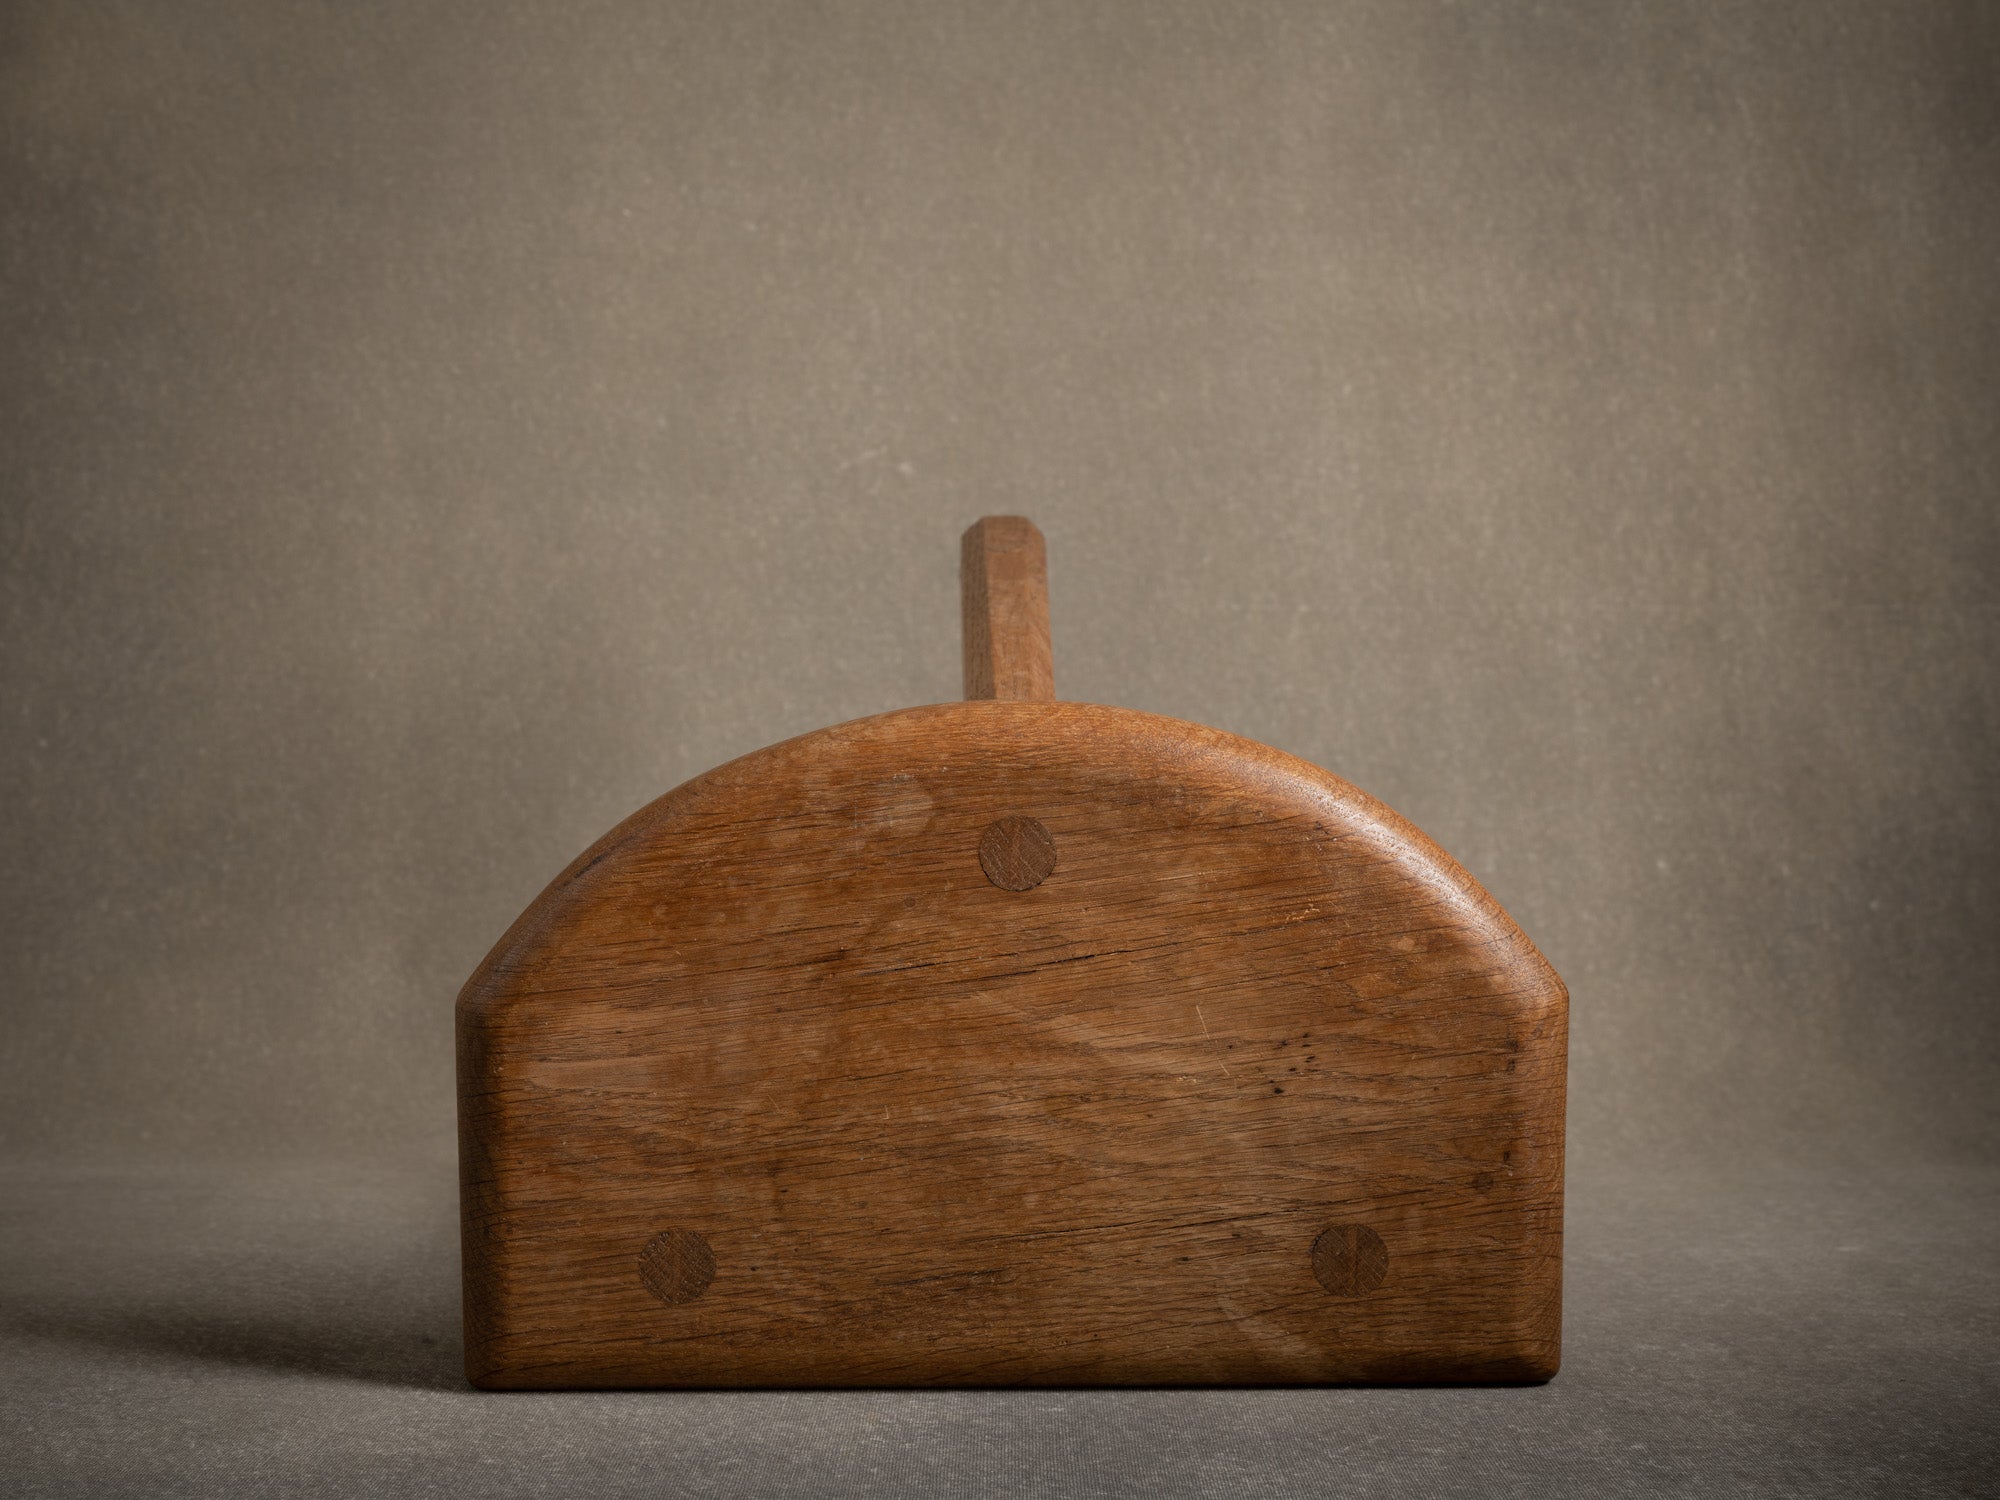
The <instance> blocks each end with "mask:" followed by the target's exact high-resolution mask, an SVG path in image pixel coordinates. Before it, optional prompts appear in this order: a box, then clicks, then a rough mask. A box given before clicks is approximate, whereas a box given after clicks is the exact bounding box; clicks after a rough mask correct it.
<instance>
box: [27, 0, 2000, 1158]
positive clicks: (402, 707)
mask: <svg viewBox="0 0 2000 1500" xmlns="http://www.w3.org/2000/svg"><path fill="white" fill-rule="evenodd" d="M1997 62H2000V8H1996V7H1994V6H1991V5H1985V4H1980V3H1977V0H1973V3H1967V4H1962V5H1951V4H1943V3H1913V4H1902V5H1893V6H1890V5H1880V4H1876V3H1873V0H1870V3H1830V0H1813V3H1782V4H1780V3H1772V4H1765V5H1734V4H1696V3H1677V0H1646V3H1627V4H1614V3H1605V4H1541V5H1532V6H1531V5H1525V4H1523V5H1503V4H1496V3H1477V4H1442V3H1428V0H1382V3H1340V4H1327V5H1320V4H1308V3H1297V4H1259V5H1244V6H1235V7H1230V6H1214V5H1209V4H1179V3H1172V4H1170V3H1163V0H1145V3H1117V4H1078V3H1073V0H1057V3H1044V4H1012V3H1000V0H981V3H977V4H967V5H946V4H942V3H939V0H911V3H908V4H893V3H873V0H870V3H858V4H853V5H837V6H825V5H807V4H796V5H771V4H760V3H754V0H733V3H724V4H690V3H676V4H659V5H653V4H642V3H635V0H604V3H577V4H562V5H545V6H526V5H472V4H461V5H383V6H363V5H330V4H325V5H321V4H300V3H282V4H270V5H261V4H250V3H228V0H225V3H199V4H176V5H171V6H169V5H154V6H147V5H138V4H124V5H120V4H74V3H68V0H64V3H54V0H19V3H15V4H11V5H9V6H7V7H6V9H5V13H4V16H3V17H0V192H4V200H5V212H4V215H0V274H4V277H5V283H6V294H5V299H4V303H0V319H4V324H0V381H4V401H0V422H4V428H0V432H4V449H0V451H4V455H5V464H4V472H0V486H4V512H0V538H3V539H4V540H0V567H4V569H5V588H4V595H0V609H4V612H5V613H4V629H0V651H4V670H5V684H4V698H0V704H3V705H4V716H3V717H0V766H4V777H5V782H4V784H5V788H6V804H5V805H6V813H7V821H6V833H7V836H6V838H5V840H4V842H3V843H0V878H4V882H5V884H4V892H5V897H6V903H7V908H8V912H9V917H8V921H7V923H6V940H5V943H4V946H0V964H4V969H0V1003H4V1007H5V1017H6V1045H5V1047H4V1048H0V1140H4V1142H5V1143H6V1145H7V1146H8V1147H9V1149H11V1150H12V1151H13V1152H14V1153H15V1155H16V1156H17V1157H21V1158H34V1159H38V1160H43V1161H54V1160H57V1159H109V1160H131V1161H137V1160H144V1159H155V1158H168V1157H177V1156H179V1157H193V1156H197V1155H198V1156H201V1157H202V1158H203V1159H216V1158H219V1157H230V1156H240V1157H249V1156H263V1157H279V1158H283V1157H304V1156H329V1155H343V1156H346V1157H348V1158H350V1159H353V1160H357V1161H377V1162H386V1161H390V1160H397V1159H400V1160H403V1161H406V1162H407V1161H419V1162H430V1163H442V1162H445V1161H447V1160H448V1159H449V1155H450V1152H451V1150H452V1144H451V1135H450V1130H451V1111H452V1086H451V1074H450V1058H451V1052H450V1021H451V1001H452V997H453V994H454V992H455V990H456V988H457V986H458V985H459V983H460V982H461V981H462V980H463V978H464V977H465V976H466V974H467V973H469V972H470V970H471V969H472V967H473V966H474V964H475V963H476V962H477V961H478V959H479V958H480V956H481V955H482V953H483V952H484V951H485V949H486V947H487V946H488V945H489V944H490V943H491V942H493V941H494V940H495V939H496V938H497V937H498V936H499V934H500V933H501V931H502V930H503V929H504V928H505V927H506V925H507V924H508V922H509V921H510V920H511V919H512V918H513V917H514V915H515V914H516V913H517V911H518V910H519V909H520V908H521V906H522V905H523V904H524V903H526V902H527V901H528V900H529V899H530V898H531V897H532V896H533V895H534V894H535V892H536V891H537V890H538V889H539V888H540V887H541V885H542V884H543V883H544V882H545V881H546V880H547V879H548V878H549V877H550V876H552V875H553V874H554V873H555V872H556V871H557V870H558V869H559V868H560V867H561V866H562V865H563V864H564V863H565V862H566V861H567V860H568V859H569V858H570V857H571V856H572V855H573V854H575V853H576V852H577V851H578V850H580V849H581V848H582V847H583V846H584V845H585V844H587V843H588V842H589V841H590V840H592V839H593V838H595V837H596V836H597V835H598V834H599V833H601V832H602V831H604V830H605V829H606V828H607V827H609V826H610V825H611V824H612V823H614V822H615V821H617V820H618V819H619V818H621V817H622V816H624V815H625V814H626V813H627V812H629V811H631V810H632V809H634V808H635V807H637V806H638V805H640V804H641V803H643V802H645V801H646V800H648V799H650V798H651V797H653V796H655V795H657V794H658V793H660V792H662V791H664V790H665V789H667V788H668V787H670V786H672V785H674V784H675V783H677V782H679V781H681V780H683V779H685V778H686V777H689V776H692V775H694V774H697V773H699V772H700V771H702V770H704V769H706V768H707V767H709V766H711V765H713V764H715V763H717V762H719V761H721V760H724V759H726V758H728V757H731V756H734V755H737V754H739V753H742V752H744V751H747V750H750V749H753V748H755V747H757V746H759V745H762V744H765V743H768V742H770V741H773V740H776V739H779V738H782V737H785V736H788V735H791V734H795V733H799V732H801V731H805V730H808V729H812V728H814V727H817V726H819V725H822V724H826V723H831V722H834V721H837V720H841V719H844V718H849V717H853V716H857V715H861V714H865V713H871V712H875V711H879V710H883V709H889V708H894V707H899V706H903V705H906V704H911V703H918V702H926V701H933V700H937V699H944V698H951V697H955V696H957V692H958V677H957V670H958V668H957V663H958V646H957V628H958V627H957V607H956V578H955V568H956V547H957V538H958V534H959V532H960V530H961V529H962V528H963V527H964V526H965V525H966V524H967V523H968V522H969V521H970V520H972V519H973V518H974V517H976V516H978V515H980V514H981V513H984V512H1019V513H1025V514H1028V515H1030V516H1032V517H1034V518H1035V519H1036V520H1038V521H1039V523H1040V524H1041V526H1042V528H1043V530H1044V531H1045V532H1046V534H1047V536H1048V539H1049V543H1050V548H1051V556H1052V573H1053V585H1054V595H1055V603H1054V625H1055V637H1056V651H1057V678H1058V690H1059V692H1060V693H1061V694H1062V695H1063V696H1065V697H1072V698H1079V699H1090V700H1097V701H1103V702H1111V703H1118V704H1124V705H1128V706H1132V707H1137V708H1144V709H1150V710H1155V711H1159V712H1163V713H1168V714H1174V715H1179V716H1182V717H1186V718H1190V719H1195V720H1199V721H1202V722H1205V723H1210V724H1215V725H1218V726H1221V727H1224V728H1228V729H1232V730H1235V731H1237V732H1239V733H1242V734H1246V735H1249V736H1251V737H1253V738H1257V739H1261V740H1265V741H1268V742H1270V743H1272V744H1275V745H1278V746H1281V747H1283V748H1285V749H1287V750H1291V751H1293V752H1296V753H1297V754H1299V755H1302V756H1304V757H1305V758H1307V759H1309V760H1312V761H1314V762H1317V763H1319V764H1321V765H1324V766H1327V767H1329V768H1331V769H1333V770H1335V771H1336V772H1338V773H1340V774H1342V775H1344V776H1346V777H1348V778H1349V779H1351V780H1353V781H1355V782H1356V783H1358V784H1359V785H1360V786H1362V787H1363V788H1365V789H1366V790H1368V791H1370V792H1372V793H1374V794H1376V795H1377V796H1380V797H1381V798H1383V799H1384V800H1385V801H1387V802H1388V803H1389V804H1391V805H1392V806H1394V807H1395V808H1397V809H1398V810H1399V811H1401V812H1402V813H1404V814H1405V815H1407V816H1409V817H1410V818H1412V819H1413V820H1414V821H1416V822H1417V823H1418V824H1419V825H1420V826H1422V827H1423V828H1425V829H1426V830H1427V831H1428V832H1429V833H1431V834H1432V835H1433V836H1434V837H1435V838H1436V839H1437V840H1438V841H1439V842H1440V843H1441V844H1443V845H1444V846H1445V847H1446V848H1447V849H1449V850H1450V851H1451V852H1453V853H1454V854H1455V855H1457V856H1458V857H1459V858H1460V859H1461V860H1462V861H1463V862H1464V863H1465V864H1466V865H1467V866H1468V867H1469V868H1470V869H1471V870H1472V871H1473V873H1474V874H1475V875H1477V876H1478V877H1479V878H1480V879H1481V880H1482V881H1484V882H1485V883H1486V884H1487V885H1488V886H1489V888H1490V889H1491V890H1492V891H1493V892H1494V894H1495V895H1496V896H1497V897H1498V898H1499V899H1500V900H1501V902H1502V903H1503V904H1504V905H1506V906H1507V907H1508V909H1509V910H1510V911H1511V912H1512V913H1513V914H1514V916H1515V917H1516V918H1517V919H1518V920H1519V921H1520V923H1521V924H1522V926H1523V927H1524V928H1526V930H1527V931H1528V932H1529V934H1530V935H1531V936H1532V937H1533V938H1534V939H1535V940H1536V941H1537V942H1538V943H1539V944H1540V946H1541V947H1542V949H1543V951H1544V952H1545V953H1546V954H1547V955H1548V957H1549V958H1550V959H1551V961H1552V962H1553V963H1554V964H1555V966H1556V967H1557V969H1558V970H1559V971H1560V972H1561V973H1562V974H1563V975H1564V976H1565V978H1566V979H1567V980H1568V982H1569V985H1570V988H1571V991H1572V994H1573V997H1574V1021H1573V1054H1572V1056H1573V1062H1572V1075H1571V1090H1572V1093H1571V1110H1572V1113H1571V1121H1572V1131H1571V1142H1572V1157H1573V1161H1575V1162H1576V1163H1578V1165H1579V1167H1580V1169H1589V1170H1596V1171H1601V1172H1607V1173H1612V1174H1614V1176H1615V1174H1619V1173H1623V1174H1627V1175H1628V1176H1630V1177H1632V1178H1634V1179H1636V1178H1637V1177H1640V1176H1643V1175H1645V1174H1649V1173H1654V1172H1659V1171H1666V1170H1681V1169H1685V1168H1688V1167H1690V1166H1691V1165H1695V1166H1699V1165H1700V1164H1702V1163H1705V1162H1718V1161H1724V1160H1734V1161H1739V1162H1740V1161H1744V1160H1754V1161H1756V1162H1759V1163H1763V1164H1766V1165H1770V1166H1773V1167H1774V1168H1780V1169H1781V1168H1783V1167H1784V1166H1785V1165H1786V1164H1788V1163H1789V1164H1799V1163H1807V1162H1812V1163H1816V1164H1818V1165H1819V1166H1825V1165H1826V1164H1828V1163H1839V1162H1844V1161H1853V1162H1878V1163H1879V1162H1897V1161H1905V1160H1915V1159H1918V1158H1926V1159H1933V1160H1936V1161H1938V1162H1940V1163H1945V1164H1949V1163H1951V1162H1954V1161H1956V1162H1959V1163H1965V1162H1972V1163H1978V1162H1981V1161H1991V1160H1992V1157H1993V1151H1994V1146H1995V1142H1996V1126H1997V1125H2000V1107H1997V1106H1996V1100H2000V1087H1996V1083H2000V1020H1996V1014H2000V1013H1996V1008H1995V1005H1994V998H1995V988H1996V977H2000V976H1996V935H2000V921H1996V920H1995V919H1994V905H1995V900H1996V895H2000V891H1996V842H1995V840H1996V826H1995V823H1996V819H1995V814H1996V806H2000V787H1996V777H1995V766H1996V759H1997V757H1996V750H2000V743H1996V740H2000V736H1997V735H1996V727H1997V726H1996V684H2000V676H1996V673H1995V670H1994V653H1995V644H1996V642H1995V632H1996V624H2000V620H1997V619H1996V583H1995V579H1996V567H2000V535H1997V534H1996V533H1997V532H2000V508H1996V504H1995V502H1996V498H2000V497H1996V483H2000V480H1996V475H2000V420H1996V415H1995V411H1996V407H1995V402H1996V392H2000V326H1996V324H2000V320H1996V316H1995V314H1996V304H1997V303H2000V275H1997V274H1996V271H2000V261H1997V260H1996V252H1995V246H1996V245H2000V211H1996V193H1995V187H1996V182H2000V67H1997V66H1996V63H1997ZM439 1181H440V1182H442V1181H444V1179H443V1178H440V1179H439ZM444 1191H447V1192H448V1188H447V1189H444Z"/></svg>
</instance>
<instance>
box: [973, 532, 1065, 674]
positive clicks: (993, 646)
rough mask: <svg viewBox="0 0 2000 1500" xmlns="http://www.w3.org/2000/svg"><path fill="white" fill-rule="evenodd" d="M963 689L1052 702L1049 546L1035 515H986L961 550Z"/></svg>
mask: <svg viewBox="0 0 2000 1500" xmlns="http://www.w3.org/2000/svg"><path fill="white" fill-rule="evenodd" d="M959 596H960V601H961V604H962V607H963V609H964V617H965V619H964V637H963V639H964V649H965V696H966V697H967V698H968V699H1002V700H1006V701H1009V702H1047V701H1048V700H1050V699H1052V698H1054V697H1055V695H1056V687H1055V663H1054V656H1053V651H1052V648H1051V646H1050V641H1049V564H1048V549H1047V547H1046V546H1045V544H1044V543H1043V541H1042V534H1041V532H1040V531H1038V530H1037V529H1036V527H1035V523H1034V522H1032V521H1029V520H1026V519H1024V518H1023V517H1021V516H987V517H986V518H985V519H984V520H981V521H977V522H975V523H973V525H972V526H970V527H968V528H967V529H966V533H965V536H964V539H963V541H962V543H961V545H960V554H959Z"/></svg>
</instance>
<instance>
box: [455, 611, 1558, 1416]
mask: <svg viewBox="0 0 2000 1500" xmlns="http://www.w3.org/2000/svg"><path fill="white" fill-rule="evenodd" d="M968 592H970V590H968ZM989 592H990V590H989ZM1566 1034H1567V997H1566V995H1565V993H1564V990H1563V987H1562V985H1561V982H1560V981H1559V980H1558V979H1557V978H1556V976H1555V974H1554V973H1553V971H1552V970H1551V969H1550V968H1549V966H1548V965H1547V963H1545V962H1544V961H1543V959H1542V958H1541V956H1540V955H1539V954H1538V953H1537V952H1536V951H1535V949H1534V947H1533V946H1532V945H1531V944H1530V943H1529V941H1528V940H1527V938H1526V937H1524V936H1523V935H1522V933H1521V932H1520V931H1519V929H1518V928H1516V927H1515V925H1514V924H1513V923H1512V922H1511V921H1510V920H1509V919H1508V918H1507V916H1506V915H1505V914H1504V913H1503V912H1502V911H1501V910H1500V908H1499V907H1498V906H1497V905H1496V904H1495V903H1494V902H1493V900H1492V899H1491V897H1489V896H1488V895H1487V894H1486V893H1485V892H1484V891H1483V890H1481V889H1480V887H1479V886H1478V885H1477V883H1476V882H1474V881H1473V880H1472V878H1471V877H1470V876H1469V875H1467V874H1466V872H1465V871H1464V870H1462V869H1460V868H1459V867H1458V866H1457V865H1456V864H1454V863H1453V862H1452V861H1451V860H1450V859H1449V858H1448V857H1447V856H1446V855H1444V854H1443V853H1442V852H1441V851H1439V850H1438V849H1437V848H1436V847H1435V846H1434V845H1433V844H1432V843H1431V842H1430V841H1429V840H1428V839H1426V838H1425V837H1424V835H1423V834H1421V833H1420V832H1418V831H1417V830H1416V829H1414V828H1412V827H1411V826H1410V825H1409V824H1407V823H1405V822H1404V821H1402V820H1401V819H1400V818H1398V817H1397V816H1396V815H1395V814H1393V813H1392V812H1390V811H1388V810H1387V809H1386V808H1384V807H1382V806H1381V805H1380V804H1378V803H1376V802H1374V801H1372V800H1371V799H1370V798H1368V797H1367V796H1365V795H1363V794H1362V793H1360V792H1358V791H1357V790H1355V789H1354V788H1353V787H1351V786H1349V785H1347V784H1346V783H1344V782H1342V781H1340V780H1339V779H1338V778H1336V777H1333V776H1331V775H1328V774H1327V773H1325V772H1323V771H1320V770H1318V769H1316V768H1314V767H1312V766H1310V765H1307V764H1305V763H1304V762H1302V761H1299V760H1296V759H1293V758H1292V757H1290V756H1287V755H1284V754H1282V753H1280V752H1278V751H1275V750H1272V749H1269V748H1267V747H1264V746H1260V745H1257V744H1254V743H1252V742H1250V741H1247V740H1243V739H1239V738H1236V737H1234V736H1231V735H1228V734H1223V733H1220V732H1218V731H1215V730H1210V729H1204V728H1200V727H1198V726H1195V725H1191V724H1185V723H1180V722H1177V721H1173V720H1168V719H1162V718H1157V717H1154V716H1150V715H1146V714H1140V713H1134V712H1129V711H1126V710H1121V709H1113V708H1100V707H1094V706H1090V705H1083V704H1074V703H1057V702H1020V701H985V702H969V703H961V704H943V705H936V706H932V707H925V708H914V709H908V710H904V711H902V712H899V713H892V714H887V715H883V716H880V717H877V718H872V719H864V720H861V721H858V722H855V723H852V724H846V725H841V726H837V727H835V728H831V729H826V730H822V731H819V732H818V733H815V734H810V735H806V736H804V737H803V738H800V739H795V740H791V741H788V742H786V743H784V744H781V745H777V746H774V747H772V748H770V749H767V750H764V751H760V752H758V753H757V754H755V755H752V756H749V757H746V758H744V759H742V760H739V761H736V762H733V763H732V764H730V765H727V766H724V767H721V768H720V769H718V770H715V771H713V772H710V773H709V774H707V775H705V776H702V777H700V778H698V779H697V780H695V781H692V782H689V783H688V784H686V785H685V786H682V787H680V788H679V789H677V790H675V791H673V792H671V793H669V794H668V795H666V796H665V797H662V798H661V799H659V800H658V801H657V802H655V803H653V804H652V805H651V806H649V807H647V808H645V809H644V810H643V811H641V812H639V813H638V814H636V815H635V816H634V817H633V818H631V819H630V820H628V821H627V822H626V823H625V824H623V825H622V826H621V827H619V828H618V829H616V830H615V831H613V832H612V833H611V834H609V835H608V836H607V837H605V838H604V839H603V840H601V841H600V842H599V843H598V844H597V845H596V846H595V847H593V848H592V849H590V850H589V851H587V852H586V853H585V854H584V855H583V856H582V857H581V858H579V859H578V860H577V861H576V863H575V864H573V865H572V866H571V867H570V868H569V869H568V870H567V871H565V872H564V873H563V874H562V875H561V876H560V877H559V878H558V879H557V880H556V881H555V882H554V884H552V885H551V886H550V887H549V889H548V890H547V891H546V892H545V893H544V894H543V895H542V896H541V897H540V898H539V899H538V900H537V901H536V902H535V903H534V904H533V905H532V906H531V907H530V908H529V909H528V911H527V912H526V913H524V914H523V916H522V917H521V919H520V920H519V921H518V922H517V923H516V924H515V925H514V927H513V928H512V929H511V930H510V931H509V932H508V933H507V935H506V936H505V937H504V938H503V939H502V940H501V942H500V943H499V944H498V946H497V947H496V948H495V949H494V950H493V952H492V954H491V955H490V956H489V957H488V958H487V960H486V962H485V963H484V964H483V965H482V966H481V968H480V969H479V971H478V972H477V973H476V974H475V975H474V976H473V977H472V979H471V980H470V982H469V983H468V984H467V986H466V988H465V990H464V992H463V993H462V994H461V996H460V999H459V1010H458V1037H459V1091H460V1093H459V1097H460V1129H461V1170H462V1177H463V1243H464V1255H465V1316H466V1350H467V1365H468V1373H469V1374H470V1376H471V1378H472V1379H473V1380H474V1381H475V1382H476V1383H478V1384H481V1385H487V1386H496V1387H506V1386H515V1387H532V1386H602V1385H666V1386H754V1385H788V1386H789V1385H821V1386H839V1385H926V1384H930V1385H1006V1384H1013V1385H1020V1384H1185V1383H1292V1382H1305V1383H1317V1382H1336V1381H1532V1380H1540V1379H1545V1378H1547V1377H1548V1376H1549V1375H1550V1374H1552V1373H1553V1372H1554V1370H1555V1368H1556V1363H1557V1358H1558V1348H1559V1328H1560V1303H1561V1264H1562V1262H1561V1224H1562V1161H1563V1097H1564V1055H1565V1041H1566Z"/></svg>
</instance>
